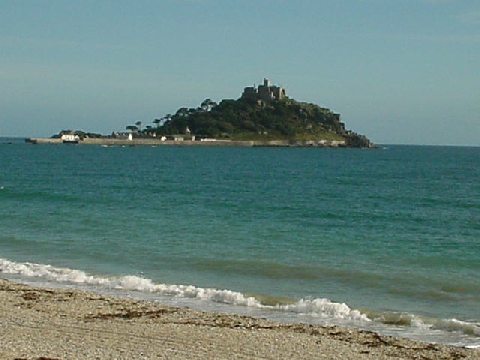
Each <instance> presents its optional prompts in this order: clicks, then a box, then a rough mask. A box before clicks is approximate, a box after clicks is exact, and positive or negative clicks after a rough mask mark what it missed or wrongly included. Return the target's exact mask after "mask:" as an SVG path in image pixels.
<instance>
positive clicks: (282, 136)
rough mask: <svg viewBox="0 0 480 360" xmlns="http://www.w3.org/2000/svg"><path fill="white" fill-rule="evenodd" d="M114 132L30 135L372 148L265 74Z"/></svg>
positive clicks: (108, 141)
mask: <svg viewBox="0 0 480 360" xmlns="http://www.w3.org/2000/svg"><path fill="white" fill-rule="evenodd" d="M125 130H126V131H124V132H112V134H110V135H101V134H95V133H88V132H84V131H80V130H76V131H72V130H63V131H61V132H60V133H59V134H56V135H53V136H52V137H51V138H43V139H41V138H27V139H26V141H28V142H32V143H78V144H101V145H116V144H118V145H142V144H144V145H223V146H228V145H231V146H316V147H359V148H371V147H374V145H373V143H372V142H371V141H370V140H369V139H368V138H367V137H366V136H364V135H359V134H357V133H355V132H353V131H351V130H346V128H345V124H344V123H343V122H341V120H340V114H337V113H334V112H332V111H331V110H329V109H327V108H322V107H320V106H318V105H315V104H311V103H306V102H300V101H296V100H294V99H291V98H289V97H288V96H287V95H286V89H285V88H284V87H282V86H278V85H272V84H271V82H270V81H269V80H268V79H264V81H263V84H262V85H259V86H255V85H254V86H249V87H245V88H244V90H243V93H242V94H241V96H240V98H238V99H237V100H233V99H224V100H222V101H220V102H219V103H216V102H214V101H212V100H211V99H208V98H207V99H205V100H204V101H202V102H201V104H200V106H199V107H196V108H186V107H183V108H180V109H178V110H177V112H176V113H175V114H167V115H165V116H164V117H162V118H158V119H154V120H153V125H146V126H142V122H141V121H137V122H136V123H135V124H132V125H127V126H126V127H125Z"/></svg>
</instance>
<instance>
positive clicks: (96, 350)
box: [0, 279, 480, 360]
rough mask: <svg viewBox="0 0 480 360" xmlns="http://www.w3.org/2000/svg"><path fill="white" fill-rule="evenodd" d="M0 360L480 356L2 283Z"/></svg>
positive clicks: (356, 333)
mask: <svg viewBox="0 0 480 360" xmlns="http://www.w3.org/2000/svg"><path fill="white" fill-rule="evenodd" d="M0 359H29V360H33V359H44V360H48V359H342V360H348V359H351V360H362V359H395V360H402V359H432V360H447V359H480V351H478V350H474V349H464V348H460V347H453V346H446V345H437V344H428V343H422V342H415V341H411V340H408V339H402V338H394V337H388V336H380V335H378V334H376V333H374V332H370V331H364V330H357V329H346V328H342V327H338V326H318V325H306V324H282V323H276V322H272V321H268V320H265V319H257V318H252V317H248V316H242V315H232V314H221V313H211V312H203V311H197V310H191V309H187V308H177V307H172V306H165V305H162V304H159V303H156V302H149V301H142V300H134V299H125V298H119V297H114V296H108V295H103V294H97V293H92V292H84V291H77V290H70V289H47V288H35V287H31V286H27V285H23V284H18V283H14V282H10V281H7V280H1V279H0Z"/></svg>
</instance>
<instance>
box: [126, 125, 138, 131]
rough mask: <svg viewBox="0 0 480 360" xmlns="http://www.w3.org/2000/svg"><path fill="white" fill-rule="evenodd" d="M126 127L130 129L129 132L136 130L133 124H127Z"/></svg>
mask: <svg viewBox="0 0 480 360" xmlns="http://www.w3.org/2000/svg"><path fill="white" fill-rule="evenodd" d="M126 129H127V130H130V131H131V132H134V131H137V130H138V127H136V126H135V125H128V126H127V127H126Z"/></svg>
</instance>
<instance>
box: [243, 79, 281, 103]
mask: <svg viewBox="0 0 480 360" xmlns="http://www.w3.org/2000/svg"><path fill="white" fill-rule="evenodd" d="M285 96H286V95H285V89H284V88H283V87H282V86H276V85H271V84H270V80H268V79H263V85H259V86H258V87H256V86H249V87H246V88H245V89H244V90H243V94H242V98H244V99H245V98H247V99H256V100H281V99H283V98H284V97H285Z"/></svg>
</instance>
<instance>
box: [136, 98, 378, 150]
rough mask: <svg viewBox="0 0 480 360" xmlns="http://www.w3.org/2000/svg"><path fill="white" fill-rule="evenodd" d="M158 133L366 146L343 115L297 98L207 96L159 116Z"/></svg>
mask: <svg viewBox="0 0 480 360" xmlns="http://www.w3.org/2000/svg"><path fill="white" fill-rule="evenodd" d="M154 124H155V125H156V127H155V128H149V129H148V130H147V129H145V130H143V133H145V132H147V131H148V132H150V133H151V132H155V133H156V135H157V136H162V135H165V136H168V135H175V134H186V133H191V134H195V136H196V137H197V138H198V137H206V138H217V139H229V140H264V141H268V140H294V141H304V140H337V141H342V140H345V141H346V143H347V146H356V147H365V146H370V142H369V141H368V139H366V138H365V137H362V136H360V135H357V134H355V133H352V132H350V131H346V130H345V125H344V124H343V123H342V122H341V121H340V115H339V114H335V113H333V112H332V111H330V110H329V109H325V108H322V107H320V106H318V105H315V104H308V103H304V102H298V101H295V100H293V99H288V98H285V99H281V100H268V101H266V100H256V99H245V98H240V99H238V100H222V101H221V102H220V103H219V104H216V103H215V102H213V101H211V100H210V99H206V100H205V101H203V102H202V103H201V105H200V107H198V108H191V109H187V108H180V109H178V111H177V112H176V113H175V114H174V115H170V114H169V115H167V116H165V117H164V118H162V119H155V120H154Z"/></svg>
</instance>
